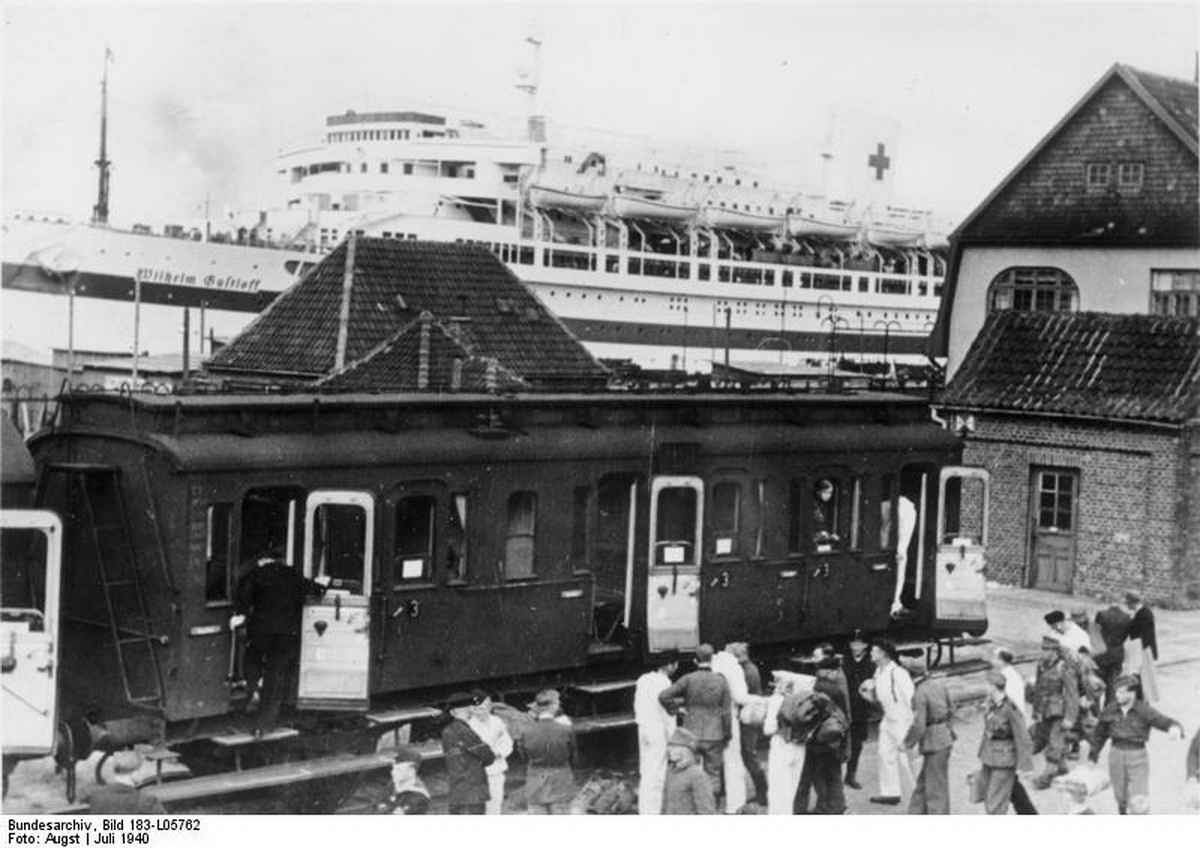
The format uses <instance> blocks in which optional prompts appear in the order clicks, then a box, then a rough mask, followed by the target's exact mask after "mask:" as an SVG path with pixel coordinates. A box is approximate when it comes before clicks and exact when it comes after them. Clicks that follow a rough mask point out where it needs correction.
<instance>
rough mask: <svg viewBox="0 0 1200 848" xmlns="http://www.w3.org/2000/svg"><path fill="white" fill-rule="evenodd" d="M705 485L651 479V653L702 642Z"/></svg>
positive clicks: (648, 610)
mask: <svg viewBox="0 0 1200 848" xmlns="http://www.w3.org/2000/svg"><path fill="white" fill-rule="evenodd" d="M703 510H704V483H703V482H702V481H701V480H700V478H699V477H672V476H659V477H655V478H653V480H652V481H651V483H650V558H649V563H650V565H649V570H650V575H649V579H648V580H647V593H646V638H647V648H648V650H649V651H650V652H652V653H653V652H656V651H666V650H670V649H672V648H673V649H676V650H680V651H692V650H695V648H696V646H697V645H699V644H700V557H701V539H702V538H703V535H702V531H703V521H704V519H703V516H704V511H703Z"/></svg>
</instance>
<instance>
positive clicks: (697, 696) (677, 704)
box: [658, 644, 733, 796]
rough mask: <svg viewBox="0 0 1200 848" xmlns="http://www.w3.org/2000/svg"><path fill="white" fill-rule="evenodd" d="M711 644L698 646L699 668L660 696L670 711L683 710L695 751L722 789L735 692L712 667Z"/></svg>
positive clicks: (718, 789) (715, 785)
mask: <svg viewBox="0 0 1200 848" xmlns="http://www.w3.org/2000/svg"><path fill="white" fill-rule="evenodd" d="M712 658H713V649H712V645H707V644H705V645H700V646H699V647H698V648H696V670H695V671H693V672H690V673H688V674H685V675H684V676H683V677H681V678H679V679H678V680H676V681H675V682H674V683H673V684H671V685H670V686H668V687H667V688H666V689H664V690H663V691H662V692H660V693H659V695H658V700H659V703H661V704H662V705H663V706H664V707H666V708H667V709H668V710H672V711H675V712H679V713H682V715H683V727H684V728H685V729H686V730H687V731H688V732H690V733H692V734H693V735H694V736H695V737H696V753H697V755H698V756H699V757H700V761H701V763H702V764H703V765H704V772H705V774H707V775H708V779H709V781H710V782H711V783H712V790H713V795H714V796H716V795H719V794H720V792H721V760H722V757H723V754H724V751H725V746H726V744H728V742H729V740H730V739H731V738H732V737H733V727H732V725H733V722H732V712H731V709H730V705H731V703H732V700H733V698H732V695H731V694H730V691H729V684H728V683H726V682H725V678H724V677H722V676H721V675H720V674H717V673H716V672H715V671H713V669H712Z"/></svg>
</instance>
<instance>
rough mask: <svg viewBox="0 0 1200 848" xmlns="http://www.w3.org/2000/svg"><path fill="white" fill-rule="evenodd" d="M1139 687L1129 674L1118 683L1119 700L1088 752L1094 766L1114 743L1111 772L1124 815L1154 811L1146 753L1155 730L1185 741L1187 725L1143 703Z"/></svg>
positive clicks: (1107, 709)
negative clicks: (1102, 753)
mask: <svg viewBox="0 0 1200 848" xmlns="http://www.w3.org/2000/svg"><path fill="white" fill-rule="evenodd" d="M1137 688H1138V680H1137V678H1136V677H1133V676H1129V675H1127V676H1124V677H1122V678H1121V679H1119V680H1118V681H1117V697H1116V701H1115V702H1114V703H1111V704H1108V705H1107V706H1105V708H1104V709H1103V711H1101V713H1100V720H1099V722H1097V724H1096V733H1095V735H1094V736H1093V737H1092V744H1091V751H1090V752H1089V753H1088V758H1089V759H1090V760H1091V761H1092V762H1093V763H1095V762H1099V760H1100V752H1101V751H1103V750H1104V745H1105V743H1107V742H1108V741H1109V740H1111V741H1112V750H1111V751H1110V752H1109V754H1108V773H1109V776H1110V777H1111V778H1112V788H1113V795H1114V796H1115V797H1116V799H1117V811H1118V812H1119V813H1120V814H1121V815H1125V814H1126V813H1132V814H1134V815H1146V814H1147V813H1149V812H1150V758H1149V757H1148V756H1147V754H1146V742H1147V740H1149V738H1150V730H1151V728H1157V729H1159V730H1163V731H1167V732H1169V733H1170V734H1171V735H1172V736H1173V737H1174V738H1176V739H1183V725H1182V724H1180V723H1179V722H1177V721H1176V720H1175V719H1173V718H1170V717H1169V716H1165V715H1163V714H1162V713H1160V712H1159V711H1158V710H1156V709H1154V707H1152V706H1150V705H1149V704H1147V703H1146V702H1145V701H1142V700H1139V699H1138V697H1137Z"/></svg>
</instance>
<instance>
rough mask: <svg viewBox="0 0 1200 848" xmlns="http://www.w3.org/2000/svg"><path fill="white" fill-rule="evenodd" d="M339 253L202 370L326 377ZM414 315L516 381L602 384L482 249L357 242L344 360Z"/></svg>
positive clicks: (595, 368)
mask: <svg viewBox="0 0 1200 848" xmlns="http://www.w3.org/2000/svg"><path fill="white" fill-rule="evenodd" d="M347 251H348V244H342V245H340V246H339V247H338V248H337V249H336V250H334V251H333V252H332V253H330V254H329V255H328V256H326V257H325V259H324V260H323V261H322V262H321V263H320V264H319V265H318V266H317V267H316V268H314V269H312V270H311V271H310V272H309V274H308V275H307V276H306V277H305V278H304V279H303V280H302V281H301V282H299V283H297V284H296V285H294V286H293V287H292V288H290V289H289V290H288V291H287V292H285V293H284V294H283V295H281V296H280V297H279V298H278V299H277V300H276V301H275V302H274V303H272V304H271V306H270V307H268V309H267V310H266V311H265V312H263V314H262V315H260V316H259V317H258V318H257V319H256V320H255V321H254V322H252V323H251V324H250V326H248V327H247V328H246V329H245V330H244V331H242V333H241V334H240V335H239V336H238V337H237V338H235V339H234V340H233V341H231V342H230V343H229V344H228V345H226V346H225V347H224V348H222V349H221V350H220V351H218V352H217V353H216V354H215V355H214V356H213V357H212V359H211V360H210V362H209V365H208V368H209V370H210V371H212V372H214V373H218V374H219V373H238V374H248V373H253V374H264V375H281V376H292V377H295V378H297V379H305V378H307V379H310V380H316V379H318V378H320V377H324V376H327V375H329V374H331V373H332V372H333V370H334V362H335V354H336V349H337V343H338V319H339V314H340V310H341V303H342V292H343V279H344V275H345V266H346V256H347ZM422 312H429V313H430V314H431V315H432V316H433V317H434V318H435V319H436V320H437V321H439V322H440V323H442V324H443V325H444V326H445V327H450V326H451V325H457V326H458V327H460V328H461V338H462V339H463V341H464V343H465V344H466V347H468V348H469V349H470V353H471V354H472V355H474V356H477V357H484V358H492V359H496V360H497V361H498V362H499V363H500V365H501V366H503V367H504V368H505V369H507V370H508V371H510V372H512V373H513V374H514V375H516V376H518V377H519V378H520V379H523V380H526V381H530V382H535V383H552V384H555V385H568V384H579V383H598V382H603V381H604V380H605V379H606V376H607V372H606V370H605V369H604V367H603V366H602V365H600V364H599V363H598V362H597V361H596V360H595V358H594V357H592V355H591V354H590V353H589V352H588V351H587V349H586V348H584V347H583V345H582V344H580V343H579V341H578V340H577V339H576V338H575V337H574V336H573V335H571V333H570V331H568V330H567V329H566V327H564V326H563V325H562V323H560V322H559V320H558V319H557V318H556V317H555V316H554V315H552V314H551V313H550V312H548V311H547V310H546V308H545V307H544V306H543V305H542V304H541V302H540V301H539V300H538V299H537V298H536V297H535V296H534V295H533V294H532V293H531V292H530V291H529V290H528V289H526V288H525V286H524V285H523V284H522V283H521V282H520V281H519V280H518V279H517V278H516V276H515V275H513V273H512V272H511V271H509V270H508V269H507V268H506V267H505V266H504V265H503V264H502V263H501V262H500V261H499V260H498V259H496V257H495V256H493V255H492V254H491V253H489V252H488V251H487V250H486V249H484V248H482V247H477V246H474V245H463V244H447V243H442V242H426V241H407V240H405V241H400V240H396V239H382V238H365V237H359V238H358V239H357V240H356V244H355V255H354V277H353V284H352V286H351V296H350V315H349V328H348V332H347V337H346V350H345V359H344V361H345V363H346V364H347V365H350V364H353V363H354V362H356V361H357V360H359V359H362V358H364V357H366V356H367V355H368V354H371V353H372V352H374V351H375V350H376V348H378V347H379V346H380V345H381V344H382V343H384V342H386V341H388V340H389V339H391V338H392V337H393V336H394V335H396V334H397V331H398V330H401V329H403V328H405V327H407V326H408V325H410V324H412V323H413V322H414V321H415V320H416V319H417V318H418V316H420V314H421V313H422ZM377 367H378V366H377ZM364 373H365V372H364Z"/></svg>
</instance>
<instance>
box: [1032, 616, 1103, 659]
mask: <svg viewBox="0 0 1200 848" xmlns="http://www.w3.org/2000/svg"><path fill="white" fill-rule="evenodd" d="M1044 618H1045V621H1046V623H1047V624H1049V625H1050V629H1051V630H1053V631H1054V638H1056V639H1057V640H1058V641H1059V643H1061V644H1062V645H1063V646H1064V647H1066V648H1067V653H1068V655H1069V656H1072V657H1075V656H1078V655H1079V649H1080V648H1087V649H1088V651H1089V652H1090V651H1091V650H1092V637H1090V636H1088V632H1087V631H1086V630H1084V629H1083V628H1082V627H1080V626H1079V625H1078V624H1076V623H1075V622H1074V621H1072V620H1071V619H1070V618H1068V617H1067V614H1066V613H1065V612H1063V611H1062V610H1054V611H1053V612H1048V613H1046V615H1045V616H1044Z"/></svg>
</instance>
